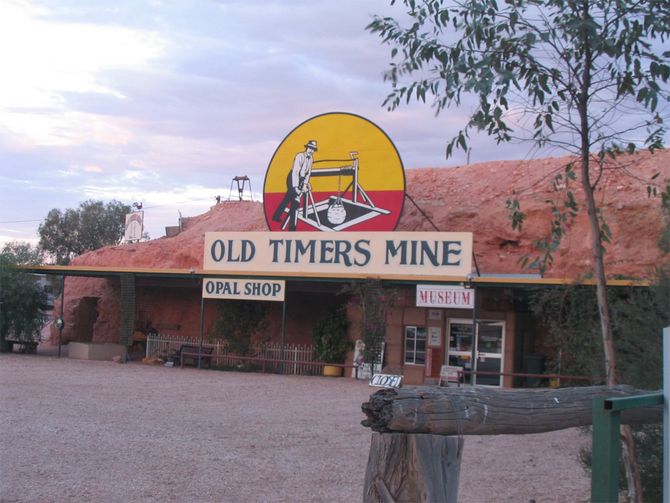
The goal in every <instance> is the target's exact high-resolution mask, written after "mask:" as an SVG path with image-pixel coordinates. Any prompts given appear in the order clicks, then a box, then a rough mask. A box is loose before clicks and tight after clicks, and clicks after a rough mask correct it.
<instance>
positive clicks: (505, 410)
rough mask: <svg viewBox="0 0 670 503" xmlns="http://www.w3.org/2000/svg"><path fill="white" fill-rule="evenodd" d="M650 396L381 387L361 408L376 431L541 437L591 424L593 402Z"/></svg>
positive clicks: (629, 413)
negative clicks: (528, 434)
mask: <svg viewBox="0 0 670 503" xmlns="http://www.w3.org/2000/svg"><path fill="white" fill-rule="evenodd" d="M646 393H649V391H643V390H639V389H635V388H632V387H630V386H615V387H607V386H588V387H583V388H560V389H551V388H543V389H532V390H530V389H511V390H507V389H499V388H484V387H463V388H440V387H416V388H401V389H397V390H395V389H383V390H380V391H377V392H376V393H374V394H373V395H372V396H371V397H370V401H369V402H366V403H364V404H363V405H362V409H363V412H364V413H365V414H366V416H367V419H365V420H364V421H362V423H361V424H363V426H367V427H369V428H371V429H372V430H374V431H378V432H405V433H430V434H434V435H501V434H514V435H518V434H524V433H543V432H547V431H554V430H562V429H564V428H572V427H574V426H586V425H590V424H591V407H592V401H593V399H594V398H596V397H605V398H614V397H624V396H634V395H641V394H646ZM662 417H663V408H662V406H656V407H644V408H639V409H630V410H626V411H623V412H622V414H621V422H622V424H649V423H656V422H660V421H661V420H662Z"/></svg>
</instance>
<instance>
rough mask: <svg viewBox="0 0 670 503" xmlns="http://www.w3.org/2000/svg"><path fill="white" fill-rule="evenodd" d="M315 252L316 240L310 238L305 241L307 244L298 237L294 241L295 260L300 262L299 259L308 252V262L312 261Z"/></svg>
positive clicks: (311, 262)
mask: <svg viewBox="0 0 670 503" xmlns="http://www.w3.org/2000/svg"><path fill="white" fill-rule="evenodd" d="M315 252H316V241H314V240H313V239H310V240H309V241H307V244H305V243H303V242H302V241H300V240H299V239H298V240H296V242H295V262H296V263H297V262H300V259H301V258H302V257H303V256H304V255H305V254H307V253H309V263H310V264H313V263H314V258H315Z"/></svg>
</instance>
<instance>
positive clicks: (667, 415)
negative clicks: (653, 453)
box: [663, 327, 670, 501]
mask: <svg viewBox="0 0 670 503" xmlns="http://www.w3.org/2000/svg"><path fill="white" fill-rule="evenodd" d="M668 450H670V327H665V328H664V329H663V501H668V500H670V474H669V473H668V472H670V453H668Z"/></svg>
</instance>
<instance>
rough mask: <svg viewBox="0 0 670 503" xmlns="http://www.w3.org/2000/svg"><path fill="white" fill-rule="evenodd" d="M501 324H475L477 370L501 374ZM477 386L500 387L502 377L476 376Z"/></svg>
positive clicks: (482, 322) (486, 322) (488, 322)
mask: <svg viewBox="0 0 670 503" xmlns="http://www.w3.org/2000/svg"><path fill="white" fill-rule="evenodd" d="M502 356H503V322H490V321H481V322H479V323H477V370H478V371H483V372H502V368H503V367H502ZM475 382H476V383H477V384H483V385H487V386H501V385H502V376H499V375H486V374H477V376H476V381H475Z"/></svg>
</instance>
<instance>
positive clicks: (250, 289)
mask: <svg viewBox="0 0 670 503" xmlns="http://www.w3.org/2000/svg"><path fill="white" fill-rule="evenodd" d="M285 290H286V288H285V282H284V281H283V280H267V279H263V280H261V279H230V278H205V279H204V280H203V282H202V296H203V297H204V298H206V299H247V300H269V301H276V302H282V301H283V300H284V292H285Z"/></svg>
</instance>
